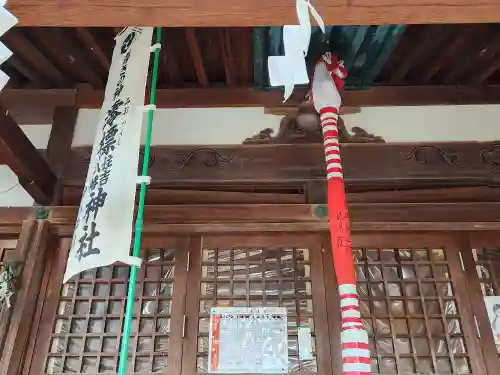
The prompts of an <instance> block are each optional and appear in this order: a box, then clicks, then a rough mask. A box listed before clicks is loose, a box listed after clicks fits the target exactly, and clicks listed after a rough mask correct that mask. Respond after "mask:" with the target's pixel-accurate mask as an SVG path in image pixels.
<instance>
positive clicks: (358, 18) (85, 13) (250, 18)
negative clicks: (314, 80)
mask: <svg viewBox="0 0 500 375" xmlns="http://www.w3.org/2000/svg"><path fill="white" fill-rule="evenodd" d="M314 6H315V7H316V9H317V10H318V12H319V13H320V14H321V15H322V17H323V18H324V21H325V23H326V24H327V25H379V24H401V23H456V22H461V23H467V22H477V23H479V22H496V21H498V20H500V18H499V17H500V16H499V14H500V5H499V4H498V2H496V1H495V0H482V1H479V2H476V3H474V4H472V3H470V2H467V1H465V0H442V1H440V2H439V3H437V4H436V2H432V1H428V0H410V1H394V0H376V1H372V0H356V1H347V0H316V1H315V2H314ZM6 8H7V9H9V10H10V11H11V12H12V13H13V14H15V15H16V16H17V17H19V21H20V25H21V26H117V27H122V26H124V25H163V26H169V27H173V26H256V25H274V26H282V25H284V24H295V23H296V22H297V16H296V11H295V2H293V1H288V0H272V1H267V2H256V1H251V0H222V1H220V0H208V1H203V2H200V1H195V0H189V1H183V2H182V3H179V2H178V1H174V0H156V1H151V0H150V1H141V0H133V1H127V2H123V1H119V0H109V1H105V2H96V1H94V0H79V1H78V2H77V3H75V2H61V1H59V0H30V1H26V0H24V1H23V0H10V1H9V2H7V5H6Z"/></svg>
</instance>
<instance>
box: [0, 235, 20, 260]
mask: <svg viewBox="0 0 500 375" xmlns="http://www.w3.org/2000/svg"><path fill="white" fill-rule="evenodd" d="M16 246H17V240H2V239H0V266H1V265H3V264H4V263H5V262H9V261H10V262H11V261H16V260H19V259H17V258H16V255H15V251H16Z"/></svg>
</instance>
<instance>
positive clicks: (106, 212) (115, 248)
mask: <svg viewBox="0 0 500 375" xmlns="http://www.w3.org/2000/svg"><path fill="white" fill-rule="evenodd" d="M152 34H153V28H152V27H135V28H127V29H126V30H125V31H124V32H122V33H121V34H120V35H119V36H118V37H117V38H116V46H115V49H114V52H113V58H112V62H111V68H110V73H109V77H108V83H107V85H106V92H105V96H104V104H103V106H102V109H101V114H100V118H99V125H98V127H97V133H96V136H95V140H94V147H93V149H92V156H91V160H90V165H89V170H88V172H87V180H86V182H85V187H84V191H83V196H82V201H81V203H80V209H79V210H78V216H77V221H76V226H75V231H74V234H73V242H72V244H71V250H70V253H69V258H68V263H67V266H66V273H65V275H64V282H66V281H68V280H69V279H70V278H71V277H72V276H74V275H76V274H78V273H80V272H82V271H84V270H87V269H91V268H95V267H101V266H106V265H109V264H112V263H115V262H123V263H127V264H135V265H138V264H140V260H139V259H138V258H134V257H131V256H130V244H131V239H132V220H133V215H134V203H135V193H136V188H137V186H136V182H137V170H138V169H137V167H138V162H139V147H140V141H141V125H142V118H143V113H144V112H143V107H144V93H145V89H146V79H147V74H148V65H149V59H150V51H149V48H150V46H151V38H152Z"/></svg>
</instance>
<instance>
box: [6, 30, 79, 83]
mask: <svg viewBox="0 0 500 375" xmlns="http://www.w3.org/2000/svg"><path fill="white" fill-rule="evenodd" d="M3 38H4V41H5V44H6V45H7V46H8V47H9V48H10V49H11V50H12V51H13V52H14V54H15V55H17V56H18V57H19V58H22V59H23V60H24V61H29V62H30V63H31V64H35V65H36V66H37V68H38V70H39V72H40V73H41V74H43V75H44V77H45V78H46V79H47V80H49V81H50V82H52V83H55V84H56V86H60V87H64V86H68V85H69V81H68V79H67V78H66V77H64V75H63V74H62V73H61V71H60V70H59V69H58V68H57V67H56V66H55V65H54V64H53V63H52V62H51V61H50V60H49V59H48V58H47V57H45V55H43V54H42V53H41V52H40V51H39V50H38V49H37V48H36V47H35V45H34V44H33V43H31V41H30V40H29V39H28V38H27V37H26V36H24V34H23V33H21V31H20V30H19V29H13V30H10V31H9V32H8V33H7V34H5V35H4V36H3Z"/></svg>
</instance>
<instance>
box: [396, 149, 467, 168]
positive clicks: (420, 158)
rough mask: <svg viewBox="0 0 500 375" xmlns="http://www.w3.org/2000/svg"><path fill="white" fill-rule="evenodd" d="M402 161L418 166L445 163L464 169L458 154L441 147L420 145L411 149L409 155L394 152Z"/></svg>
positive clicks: (397, 151)
mask: <svg viewBox="0 0 500 375" xmlns="http://www.w3.org/2000/svg"><path fill="white" fill-rule="evenodd" d="M394 151H395V152H396V153H397V154H398V156H399V157H400V158H401V159H403V160H412V161H414V162H416V163H418V164H441V163H445V164H448V165H449V166H451V167H456V168H466V167H467V166H466V165H463V164H461V163H459V162H458V157H459V155H458V153H456V152H455V151H452V150H445V149H443V148H441V147H437V146H431V145H422V146H417V147H415V148H413V149H412V150H411V151H410V152H409V153H407V154H404V153H403V152H401V151H400V150H394Z"/></svg>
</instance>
